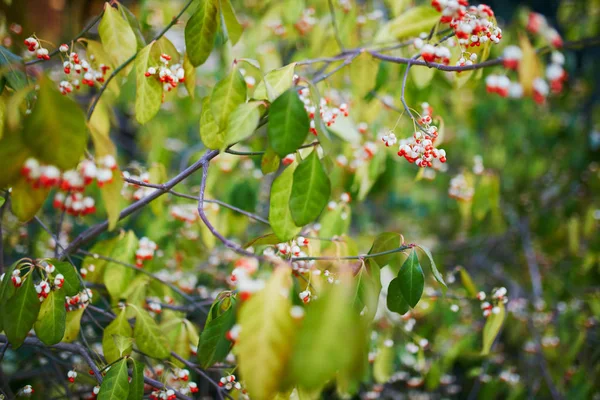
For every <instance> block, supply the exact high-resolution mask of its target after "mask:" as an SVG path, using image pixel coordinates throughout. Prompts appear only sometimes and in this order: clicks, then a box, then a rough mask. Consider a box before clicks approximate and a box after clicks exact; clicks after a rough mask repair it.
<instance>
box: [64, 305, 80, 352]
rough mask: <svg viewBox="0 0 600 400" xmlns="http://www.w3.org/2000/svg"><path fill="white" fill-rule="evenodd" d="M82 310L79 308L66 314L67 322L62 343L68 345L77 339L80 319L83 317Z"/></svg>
mask: <svg viewBox="0 0 600 400" xmlns="http://www.w3.org/2000/svg"><path fill="white" fill-rule="evenodd" d="M84 311H85V309H84V308H79V309H77V310H74V311H68V312H67V322H66V328H65V336H63V338H62V341H63V342H67V343H70V342H72V341H74V340H75V339H77V336H79V330H80V329H81V317H82V316H83V312H84Z"/></svg>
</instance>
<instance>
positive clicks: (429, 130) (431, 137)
mask: <svg viewBox="0 0 600 400" xmlns="http://www.w3.org/2000/svg"><path fill="white" fill-rule="evenodd" d="M421 108H422V114H421V118H420V119H419V125H420V126H421V129H422V130H423V131H421V130H418V131H416V132H415V133H414V134H413V136H412V137H410V138H408V139H403V140H401V141H400V149H399V151H398V155H399V156H400V157H404V158H405V159H406V160H407V161H408V162H409V163H411V164H412V163H414V164H415V165H417V166H418V167H421V168H426V167H433V166H434V164H433V161H434V160H435V159H437V160H438V161H440V162H441V163H445V162H446V151H445V150H443V149H438V148H436V147H435V141H436V139H437V137H438V128H437V127H436V126H435V125H431V123H432V121H433V119H432V113H433V109H432V107H431V106H430V105H429V103H422V104H421ZM392 141H393V142H395V137H394V138H391V137H390V136H389V135H388V142H392ZM384 142H385V140H384ZM386 145H387V143H386Z"/></svg>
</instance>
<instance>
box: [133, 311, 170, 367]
mask: <svg viewBox="0 0 600 400" xmlns="http://www.w3.org/2000/svg"><path fill="white" fill-rule="evenodd" d="M133 336H134V337H135V343H136V344H137V347H138V348H139V349H140V351H142V352H143V353H145V354H147V355H149V356H150V357H154V358H161V359H162V358H167V357H169V354H170V350H169V343H168V342H167V340H166V338H165V336H164V335H163V334H162V332H161V331H160V328H159V327H158V325H157V324H156V321H154V319H152V317H151V316H150V314H148V312H147V311H145V310H140V309H137V315H136V318H135V327H134V328H133Z"/></svg>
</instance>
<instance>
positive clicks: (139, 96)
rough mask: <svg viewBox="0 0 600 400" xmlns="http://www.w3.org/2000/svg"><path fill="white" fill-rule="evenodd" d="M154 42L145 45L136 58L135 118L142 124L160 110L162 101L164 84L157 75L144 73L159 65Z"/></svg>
mask: <svg viewBox="0 0 600 400" xmlns="http://www.w3.org/2000/svg"><path fill="white" fill-rule="evenodd" d="M154 44H155V42H152V43H150V44H149V45H148V46H146V47H144V48H143V49H142V50H140V52H139V54H138V55H137V57H136V58H135V79H136V83H137V88H136V92H135V118H136V119H137V121H138V122H139V123H140V124H145V123H146V122H148V121H150V120H151V119H152V118H153V117H154V116H155V115H156V113H157V112H158V110H160V105H161V103H162V94H163V88H162V84H161V83H160V82H159V80H158V79H157V78H156V76H154V75H151V76H148V77H146V76H145V75H144V74H145V73H146V72H147V71H148V68H149V67H155V66H156V65H158V60H156V58H155V57H154V54H153V51H152V48H153V47H154Z"/></svg>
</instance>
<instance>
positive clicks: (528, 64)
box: [519, 35, 541, 96]
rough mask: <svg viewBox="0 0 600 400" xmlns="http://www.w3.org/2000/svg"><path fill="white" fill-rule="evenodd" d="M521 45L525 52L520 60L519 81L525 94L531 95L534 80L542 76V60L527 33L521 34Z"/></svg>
mask: <svg viewBox="0 0 600 400" xmlns="http://www.w3.org/2000/svg"><path fill="white" fill-rule="evenodd" d="M519 46H520V47H521V51H522V52H523V58H522V59H521V62H519V82H520V83H521V86H522V87H523V93H524V94H525V96H530V95H531V94H532V93H533V81H534V80H535V78H538V77H540V76H541V69H540V62H539V60H538V57H537V54H536V52H535V49H534V48H533V46H532V45H531V42H530V41H529V39H528V38H527V36H526V35H520V36H519Z"/></svg>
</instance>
